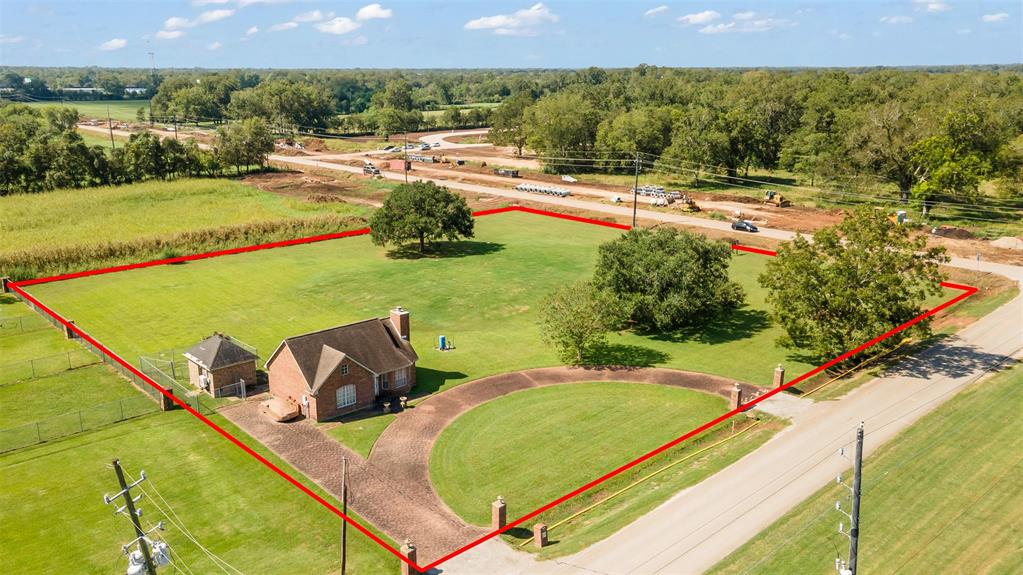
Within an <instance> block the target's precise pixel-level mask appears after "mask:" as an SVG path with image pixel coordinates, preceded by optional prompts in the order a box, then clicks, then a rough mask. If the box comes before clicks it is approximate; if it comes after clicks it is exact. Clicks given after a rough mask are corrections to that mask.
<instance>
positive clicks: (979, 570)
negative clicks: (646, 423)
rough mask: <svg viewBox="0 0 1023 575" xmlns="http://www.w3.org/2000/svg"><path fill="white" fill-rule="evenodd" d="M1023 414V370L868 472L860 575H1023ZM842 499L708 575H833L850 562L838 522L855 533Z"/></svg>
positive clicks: (940, 414)
mask: <svg viewBox="0 0 1023 575" xmlns="http://www.w3.org/2000/svg"><path fill="white" fill-rule="evenodd" d="M1021 405H1023V367H1020V366H1017V367H1014V368H1012V369H1011V370H1008V371H1005V372H1002V373H1000V374H998V375H995V376H994V377H991V378H989V379H986V380H982V381H980V382H978V383H976V384H974V385H973V386H972V387H971V388H970V389H968V390H965V391H963V392H962V393H960V394H959V395H958V396H957V397H955V398H954V399H952V400H951V401H949V402H948V403H947V404H945V405H943V406H941V407H940V408H938V409H937V410H936V411H935V412H933V413H931V414H929V415H927V416H926V417H924V418H923V419H921V420H920V421H918V422H917V423H915V424H914V425H913V426H912V427H910V428H909V429H907V430H906V431H905V432H903V433H902V434H901V435H899V436H898V437H897V438H896V439H894V440H892V441H891V442H890V443H889V444H888V445H885V446H884V447H882V448H881V449H879V450H878V451H877V452H876V453H875V454H874V455H872V456H871V457H869V458H868V459H867V460H866V461H865V462H864V466H863V498H862V507H861V526H862V527H861V536H860V551H859V560H860V563H859V568H860V569H861V570H862V572H863V573H872V574H877V575H889V574H894V573H900V574H902V573H905V574H920V575H925V574H931V573H974V574H990V575H996V574H997V575H1009V574H1012V573H1023V546H1021V545H1020V541H1021V530H1023V496H1021V494H1023V417H1020V414H1019V408H1020V406H1021ZM869 440H870V437H869V435H868V436H867V441H869ZM845 476H846V477H849V473H846V474H845ZM838 499H842V500H843V501H845V503H846V505H848V490H847V489H846V488H845V487H842V486H837V485H830V486H827V487H824V488H822V489H821V490H820V491H818V492H817V494H815V495H814V496H812V497H811V498H809V499H808V500H807V501H805V502H803V503H802V504H800V505H799V506H798V507H796V508H795V509H794V510H793V511H792V512H790V513H788V514H787V515H785V516H784V517H783V518H781V519H780V520H778V521H777V522H775V523H774V524H773V525H771V527H769V528H768V529H767V530H765V531H764V532H762V533H761V534H760V535H758V536H757V537H756V538H755V539H753V540H752V541H750V542H749V543H748V544H746V545H744V546H743V547H742V548H740V549H739V550H738V551H736V552H735V553H733V554H732V555H731V556H729V557H728V558H727V559H726V560H725V561H723V562H722V563H721V564H719V565H718V566H716V567H715V568H714V569H713V570H712V571H711V573H713V574H715V575H724V574H733V573H734V574H738V573H801V574H802V573H805V574H818V573H819V574H820V575H829V574H832V573H834V572H835V571H834V558H835V555H836V553H838V552H840V553H841V555H842V556H843V557H845V556H846V549H847V547H848V541H847V539H846V538H845V537H844V536H843V535H839V534H838V533H837V527H838V522H839V521H844V522H845V523H846V526H848V519H847V518H845V517H844V516H842V515H841V514H839V513H838V512H837V511H834V503H835V501H836V500H838ZM846 508H848V507H846Z"/></svg>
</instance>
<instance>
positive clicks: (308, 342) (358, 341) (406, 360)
mask: <svg viewBox="0 0 1023 575" xmlns="http://www.w3.org/2000/svg"><path fill="white" fill-rule="evenodd" d="M284 343H285V344H287V346H288V348H289V349H290V350H291V354H292V355H293V356H295V361H296V362H297V363H298V367H299V369H301V370H302V375H303V376H304V377H305V380H306V383H307V384H308V385H309V387H310V389H318V388H319V386H320V385H322V383H323V380H325V379H326V377H327V376H328V375H329V374H330V372H332V371H333V370H334V369H336V368H337V366H338V365H340V363H341V360H342V359H344V358H345V357H349V358H351V359H352V361H355V362H356V363H359V364H361V365H363V366H365V367H366V368H367V369H369V370H370V371H372V372H373V373H375V374H377V375H379V374H382V373H388V372H391V371H394V370H396V369H401V368H403V367H408V366H409V365H412V364H413V363H415V362H416V360H418V359H419V356H417V355H416V352H415V350H413V349H412V345H411V344H410V343H409V342H408V341H407V340H403V339H401V337H400V336H399V335H398V332H397V331H395V329H394V327H393V326H392V325H391V322H390V320H389V319H386V318H375V319H367V320H364V321H359V322H355V323H350V324H348V325H342V326H338V327H332V328H330V329H325V330H322V331H314V332H313V333H307V334H304V335H296V336H294V337H289V338H287V339H285V340H284ZM272 360H273V358H271V361H272Z"/></svg>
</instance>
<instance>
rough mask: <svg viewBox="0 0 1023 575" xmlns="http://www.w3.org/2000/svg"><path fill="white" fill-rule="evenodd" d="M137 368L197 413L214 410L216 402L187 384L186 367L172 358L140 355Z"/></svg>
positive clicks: (207, 412) (212, 411) (206, 412)
mask: <svg viewBox="0 0 1023 575" xmlns="http://www.w3.org/2000/svg"><path fill="white" fill-rule="evenodd" d="M182 363H183V362H182ZM139 370H140V371H142V373H144V374H146V375H147V376H149V378H150V379H152V380H153V381H155V382H156V383H157V384H159V385H161V386H163V388H164V389H169V390H171V391H172V392H173V393H174V396H175V397H177V398H178V399H180V400H182V401H184V402H185V403H187V404H188V405H189V406H191V407H192V409H194V410H196V411H198V412H199V413H201V414H203V415H209V414H211V413H214V412H215V411H216V408H217V403H216V402H214V401H213V398H211V397H209V396H208V395H206V394H205V393H203V392H202V391H200V390H198V389H196V388H194V387H192V386H191V385H189V384H188V369H187V367H185V368H184V369H182V365H178V364H177V362H175V361H174V360H173V359H171V360H165V359H160V358H158V357H140V358H139Z"/></svg>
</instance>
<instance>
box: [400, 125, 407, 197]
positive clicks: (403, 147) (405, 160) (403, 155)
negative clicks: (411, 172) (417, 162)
mask: <svg viewBox="0 0 1023 575" xmlns="http://www.w3.org/2000/svg"><path fill="white" fill-rule="evenodd" d="M404 137H405V145H404V146H402V147H401V153H402V157H403V160H402V166H401V167H402V168H404V169H405V183H406V184H407V183H408V124H406V125H405V136H404Z"/></svg>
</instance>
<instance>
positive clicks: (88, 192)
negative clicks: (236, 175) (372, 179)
mask: <svg viewBox="0 0 1023 575" xmlns="http://www.w3.org/2000/svg"><path fill="white" fill-rule="evenodd" d="M0 213H3V217H2V218H0V254H5V253H9V252H14V251H19V250H31V249H33V248H38V247H46V248H58V247H66V246H73V245H82V244H86V245H88V244H94V243H103V242H118V241H127V240H132V239H136V238H148V237H154V236H161V235H165V234H170V233H175V232H182V231H187V230H194V229H202V228H215V227H220V226H229V225H238V224H247V223H252V222H260V221H266V220H276V219H282V218H289V217H299V216H311V215H315V214H318V213H338V214H343V215H344V214H353V215H360V214H364V213H366V208H364V207H360V206H352V205H350V204H344V203H338V202H334V203H319V204H314V203H308V202H304V201H301V200H299V199H296V198H286V197H281V196H278V195H274V194H269V193H267V192H264V191H262V190H259V189H257V188H254V187H252V186H247V185H245V184H241V183H238V182H235V181H232V180H226V179H197V180H188V179H185V180H178V181H174V182H162V181H155V182H146V183H141V184H132V185H127V186H112V187H103V188H90V189H80V190H73V189H67V190H56V191H52V192H47V193H45V194H16V195H11V196H5V197H2V198H0Z"/></svg>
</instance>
